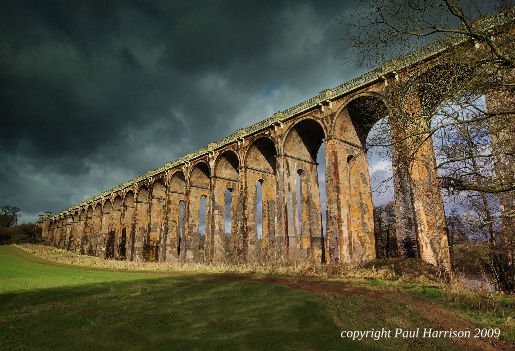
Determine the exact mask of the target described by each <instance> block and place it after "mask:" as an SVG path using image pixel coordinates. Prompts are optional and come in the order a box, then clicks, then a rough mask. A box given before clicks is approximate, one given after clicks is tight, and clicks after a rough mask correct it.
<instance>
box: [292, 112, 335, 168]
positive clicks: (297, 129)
mask: <svg viewBox="0 0 515 351" xmlns="http://www.w3.org/2000/svg"><path fill="white" fill-rule="evenodd" d="M316 129H318V130H316ZM284 135H285V137H284V140H283V145H282V150H283V152H284V153H287V152H288V151H290V152H291V151H292V149H296V150H299V147H300V148H301V149H302V151H301V154H299V155H298V156H299V157H303V158H304V159H309V158H311V160H310V161H312V162H316V154H317V152H318V149H319V148H320V145H322V143H323V141H324V138H326V137H327V131H326V128H325V127H324V125H323V124H322V123H320V122H319V121H318V120H316V119H314V118H311V117H306V118H302V119H300V120H298V121H296V123H295V124H293V125H291V126H290V127H289V128H288V130H287V131H286V132H285V133H284ZM301 145H303V146H304V147H305V148H302V146H301ZM299 151H300V150H299ZM297 153H299V152H297Z"/></svg>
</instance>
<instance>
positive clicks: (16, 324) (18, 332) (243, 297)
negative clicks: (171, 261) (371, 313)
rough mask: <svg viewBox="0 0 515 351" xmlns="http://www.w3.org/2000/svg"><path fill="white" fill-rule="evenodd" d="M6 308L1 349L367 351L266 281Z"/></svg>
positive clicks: (185, 284) (145, 284)
mask: <svg viewBox="0 0 515 351" xmlns="http://www.w3.org/2000/svg"><path fill="white" fill-rule="evenodd" d="M0 307H1V308H0V310H1V311H0V318H1V320H0V323H1V329H0V349H22V350H23V349H27V350H28V349H38V350H49V349H52V350H59V349H74V350H93V349H94V350H114V349H125V350H136V349H166V350H171V349H177V350H179V349H180V350H184V349H196V350H199V349H201V350H202V349H209V350H217V349H220V350H222V349H223V350H231V349H249V350H252V349H256V350H261V349H292V350H293V349H294V350H313V349H324V350H337V349H338V350H342V349H349V348H350V349H360V348H362V346H360V345H359V344H357V343H354V342H352V341H349V340H343V339H341V338H340V337H339V336H340V330H339V328H338V327H337V326H336V325H335V323H334V322H333V320H332V319H331V317H330V315H329V314H328V313H327V310H326V307H325V305H324V304H323V303H322V302H321V301H320V299H318V298H317V297H316V296H315V295H313V294H310V293H308V292H305V291H299V290H293V289H289V288H287V287H282V286H278V285H275V284H266V283H259V282H250V281H227V280H215V279H209V278H202V277H163V278H157V279H146V280H133V281H113V282H103V283H99V284H89V285H84V286H79V287H60V288H49V289H38V290H33V291H28V292H23V293H6V294H1V295H0ZM369 346H370V345H369ZM367 349H370V347H368V348H367Z"/></svg>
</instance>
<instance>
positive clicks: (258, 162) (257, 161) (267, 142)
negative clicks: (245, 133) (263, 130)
mask: <svg viewBox="0 0 515 351" xmlns="http://www.w3.org/2000/svg"><path fill="white" fill-rule="evenodd" d="M277 151H278V150H277V143H276V142H275V140H274V139H273V138H271V137H270V136H267V135H262V136H259V137H257V138H256V139H254V140H253V141H252V143H251V144H250V145H249V146H248V148H247V150H245V156H244V159H245V167H253V168H259V169H263V170H266V171H269V172H272V173H274V174H275V172H276V168H277V165H276V158H277V154H278V153H277ZM251 163H252V164H251ZM260 167H262V168H260Z"/></svg>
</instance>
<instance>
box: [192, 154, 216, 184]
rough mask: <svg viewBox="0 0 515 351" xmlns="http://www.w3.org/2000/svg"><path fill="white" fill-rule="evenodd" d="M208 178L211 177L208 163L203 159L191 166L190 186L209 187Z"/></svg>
mask: <svg viewBox="0 0 515 351" xmlns="http://www.w3.org/2000/svg"><path fill="white" fill-rule="evenodd" d="M209 178H211V169H210V167H209V164H208V163H207V162H206V161H204V160H200V161H198V162H197V163H195V165H194V166H193V167H192V168H191V171H190V174H189V184H190V186H195V187H202V188H207V189H209Z"/></svg>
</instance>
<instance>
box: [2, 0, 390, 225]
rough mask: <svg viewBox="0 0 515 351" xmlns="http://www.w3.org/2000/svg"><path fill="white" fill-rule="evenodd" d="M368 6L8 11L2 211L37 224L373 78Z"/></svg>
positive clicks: (134, 5)
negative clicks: (343, 18) (345, 24)
mask: <svg viewBox="0 0 515 351" xmlns="http://www.w3.org/2000/svg"><path fill="white" fill-rule="evenodd" d="M243 3H245V4H243ZM359 4H360V1H319V0H317V1H289V2H284V1H270V2H268V1H254V2H252V3H251V2H242V1H205V2H193V1H176V3H175V4H173V3H172V2H171V1H163V2H162V3H160V2H149V1H141V2H130V1H123V2H119V3H117V2H114V1H113V2H111V1H110V2H105V3H104V2H96V1H84V2H83V4H82V5H79V2H75V1H73V2H68V1H62V2H54V1H34V2H26V1H10V2H8V3H7V4H3V5H2V10H1V11H0V33H1V34H0V35H1V37H0V108H1V111H0V180H1V182H0V206H1V205H11V206H17V207H20V208H21V213H22V216H21V219H20V221H21V222H25V221H34V220H36V217H37V215H38V214H40V213H42V212H44V211H51V212H58V211H60V210H63V209H65V208H68V207H70V206H72V205H74V204H76V203H78V202H80V201H83V200H85V199H86V198H89V197H91V196H93V195H96V194H98V193H100V192H102V191H105V190H107V189H108V188H111V187H113V186H116V185H118V184H120V183H122V182H125V181H127V180H129V179H131V178H133V177H135V176H137V175H140V174H143V173H145V172H146V171H148V170H150V169H154V168H157V167H160V166H162V165H163V164H164V163H166V162H169V161H172V160H175V159H177V158H179V157H181V156H182V155H184V154H186V153H189V152H191V151H194V150H196V149H198V148H200V147H202V146H204V145H207V144H208V143H210V142H212V141H216V140H218V139H220V138H222V137H224V136H227V135H229V134H231V133H232V132H234V131H235V130H237V129H238V128H242V127H246V126H249V125H251V124H253V123H255V122H258V121H260V120H262V119H264V118H267V117H269V116H270V115H271V114H273V113H274V112H276V111H279V110H284V109H286V108H288V107H290V106H292V105H295V104H297V103H299V102H301V101H303V100H305V99H307V98H310V97H312V96H315V95H317V94H318V93H319V92H320V91H321V90H323V89H326V88H332V87H335V86H337V85H339V84H341V83H344V82H346V81H348V80H350V79H352V78H354V77H356V76H358V75H360V74H362V73H364V72H365V71H367V69H365V68H360V67H357V66H356V61H355V60H354V59H353V58H352V57H351V55H350V53H348V52H347V51H346V50H345V49H344V48H343V44H342V42H341V41H340V40H339V39H340V38H341V36H342V35H343V33H344V28H342V25H341V24H339V23H338V21H337V17H338V16H339V15H352V14H353V13H356V12H357V11H360V8H359V6H360V5H359ZM374 167H375V166H374ZM386 167H389V165H386ZM376 168H377V167H376ZM378 169H379V171H380V169H381V167H379V166H378Z"/></svg>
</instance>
